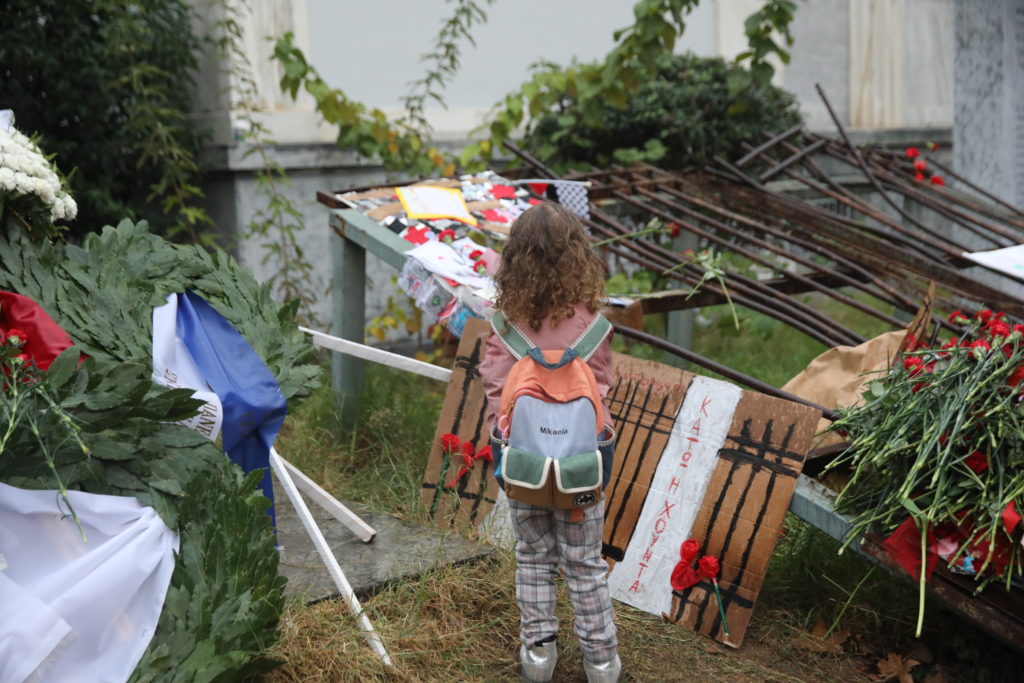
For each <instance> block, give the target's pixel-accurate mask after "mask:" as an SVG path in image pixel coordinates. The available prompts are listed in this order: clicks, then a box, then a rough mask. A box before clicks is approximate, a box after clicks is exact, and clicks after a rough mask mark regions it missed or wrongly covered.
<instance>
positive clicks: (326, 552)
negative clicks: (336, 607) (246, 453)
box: [270, 448, 392, 667]
mask: <svg viewBox="0 0 1024 683" xmlns="http://www.w3.org/2000/svg"><path fill="white" fill-rule="evenodd" d="M270 467H271V469H273V471H274V474H276V475H277V478H278V480H279V481H280V482H281V485H282V486H283V487H284V490H285V493H286V494H287V495H288V499H289V500H291V502H292V505H294V506H295V511H296V512H297V513H299V519H300V520H302V526H303V527H305V529H306V533H307V534H309V538H310V539H311V540H312V541H313V545H314V546H316V550H317V552H318V553H320V557H321V559H323V561H324V564H326V565H327V572H328V573H329V574H330V575H331V578H332V579H334V583H335V585H337V587H338V590H340V591H341V595H342V597H343V598H345V601H346V602H347V603H348V606H349V609H350V610H351V611H352V614H354V615H356V616H357V618H358V623H359V628H360V629H361V630H362V631H363V632H364V633H365V634H366V640H367V641H368V642H369V644H370V649H372V650H373V651H374V652H375V653H377V655H378V656H379V657H380V659H381V661H382V662H384V666H388V667H390V666H392V663H391V657H389V656H388V651H387V650H386V649H385V648H384V643H383V642H382V641H381V639H380V636H379V635H377V632H376V631H375V630H374V629H373V624H371V623H370V619H369V617H367V616H366V613H365V612H363V607H362V605H360V604H359V598H357V597H356V594H355V592H354V591H353V590H352V586H351V584H349V582H348V579H347V578H345V573H344V572H343V571H341V565H339V564H338V560H337V558H335V557H334V553H333V552H331V548H330V546H329V545H327V539H326V538H324V535H323V532H321V531H320V527H318V526H317V525H316V520H315V519H313V515H312V514H310V512H309V508H308V507H307V506H306V501H304V500H302V495H301V494H300V493H299V489H298V488H297V487H296V486H295V482H294V481H292V477H291V475H290V474H289V473H288V469H287V468H286V467H285V466H284V464H283V463H282V459H281V456H280V455H278V454H277V451H276V450H274V449H273V448H271V449H270Z"/></svg>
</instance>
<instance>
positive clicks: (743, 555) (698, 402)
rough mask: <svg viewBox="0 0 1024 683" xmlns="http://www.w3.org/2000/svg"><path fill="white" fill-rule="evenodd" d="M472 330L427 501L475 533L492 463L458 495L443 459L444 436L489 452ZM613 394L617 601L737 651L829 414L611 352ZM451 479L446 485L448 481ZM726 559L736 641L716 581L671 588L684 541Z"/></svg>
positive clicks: (479, 327) (724, 578) (485, 505)
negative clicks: (453, 436) (679, 589)
mask: <svg viewBox="0 0 1024 683" xmlns="http://www.w3.org/2000/svg"><path fill="white" fill-rule="evenodd" d="M471 323H472V324H470V325H467V326H466V332H465V334H464V336H463V337H462V343H461V344H460V345H459V350H458V352H457V355H456V359H455V367H454V368H453V376H452V381H451V383H450V385H449V387H448V392H447V394H446V395H445V402H444V406H443V408H442V413H441V420H440V422H439V424H438V430H437V433H436V435H435V440H434V441H435V443H434V444H433V448H432V451H431V454H430V461H429V462H428V465H427V471H426V474H425V475H424V483H423V489H422V493H421V502H422V503H423V505H424V507H425V508H426V509H427V510H428V511H429V512H430V514H431V516H433V517H434V518H436V519H438V520H443V523H445V524H448V525H451V524H458V523H469V524H472V525H474V526H479V525H480V524H481V523H483V522H484V520H485V519H486V516H487V513H488V512H489V510H490V508H491V507H493V505H494V502H495V500H496V498H497V494H498V488H497V484H496V482H495V481H494V477H493V476H490V465H488V464H487V463H483V462H479V461H478V462H476V463H474V467H473V469H472V470H471V471H470V472H469V473H468V474H467V475H466V476H465V477H463V478H462V479H460V480H459V481H458V482H456V483H455V486H453V487H452V488H451V489H445V488H444V484H445V482H448V481H450V480H451V478H452V477H454V472H455V471H457V469H458V467H459V466H460V464H461V459H457V460H455V461H452V462H448V460H447V459H446V458H443V457H442V453H441V447H440V436H441V434H444V433H446V432H452V433H454V434H456V435H457V436H459V438H460V439H463V440H465V439H470V440H471V441H477V443H478V445H484V444H485V443H486V438H487V436H486V426H485V425H484V424H483V420H484V418H485V414H486V401H485V397H484V392H483V383H482V382H481V381H480V377H479V366H480V362H481V361H482V360H483V348H484V342H485V340H486V338H487V335H488V334H489V327H488V325H487V324H486V323H485V322H484V321H482V320H474V321H471ZM614 366H615V375H616V381H615V384H614V386H613V387H612V389H611V391H610V392H609V395H608V403H609V408H610V410H611V413H612V417H613V419H614V422H615V429H616V432H617V435H618V437H617V441H616V447H615V465H614V467H613V470H612V475H611V478H610V481H609V485H608V487H607V489H606V490H605V496H606V500H605V527H604V544H603V548H602V553H603V555H604V556H605V559H606V560H607V561H608V564H609V565H610V566H611V572H610V574H609V577H608V581H609V587H610V588H611V591H612V596H613V597H615V598H616V599H618V600H620V601H622V602H626V603H628V604H631V605H634V606H636V607H638V608H640V609H643V610H645V611H648V612H651V613H652V614H658V615H664V616H665V617H666V618H668V619H670V620H672V621H675V622H676V623H679V624H685V625H687V626H689V627H691V628H693V629H694V630H697V631H699V632H701V633H704V634H706V635H709V636H711V637H713V638H715V639H716V640H720V641H722V642H725V643H726V644H728V645H732V646H738V645H739V644H740V643H741V642H742V641H743V637H744V634H745V633H746V629H747V624H748V623H749V621H750V614H751V610H752V609H753V606H754V602H755V601H756V599H757V595H758V593H759V591H760V588H761V584H762V582H763V580H764V572H765V568H766V567H767V565H768V561H769V560H770V558H771V555H772V551H773V550H774V548H775V543H776V541H777V540H778V537H779V533H780V531H781V529H782V522H783V519H784V518H785V515H786V511H787V510H788V509H789V503H790V500H791V498H792V496H793V490H794V488H795V487H796V478H797V475H798V474H799V473H800V469H801V466H802V463H803V459H804V457H805V456H806V453H807V451H808V449H809V448H810V446H811V442H812V439H813V436H814V432H815V427H816V425H817V421H818V418H819V417H820V413H819V412H818V411H817V410H814V409H813V408H810V407H808V406H804V405H802V404H798V403H792V402H790V401H784V400H782V399H777V398H772V397H768V396H763V395H760V394H756V393H752V392H748V391H743V390H741V389H739V388H738V387H736V386H734V385H732V384H729V383H727V382H723V381H720V380H713V379H709V378H706V377H701V376H698V375H694V374H693V373H690V372H686V371H684V370H679V369H676V368H672V367H668V366H665V365H661V364H659V363H654V362H651V361H642V360H637V359H635V358H631V357H629V356H623V355H620V354H615V356H614ZM446 477H447V479H446ZM689 538H693V539H696V540H697V541H698V542H699V543H700V544H701V546H702V552H701V555H712V556H714V557H717V558H718V560H719V563H720V566H721V570H720V573H719V575H718V584H719V589H720V592H721V594H722V600H723V604H724V608H725V612H726V620H727V625H728V629H729V637H728V638H726V636H725V632H724V629H723V628H722V624H721V620H720V618H719V616H718V603H717V601H716V598H715V596H714V590H713V587H712V585H711V584H710V582H706V581H705V582H701V583H698V584H696V585H695V586H693V587H691V588H689V589H687V590H685V591H682V592H675V591H673V590H672V587H671V582H670V577H671V574H672V570H673V569H674V568H675V566H676V564H677V563H678V562H679V557H680V556H679V548H680V545H681V543H682V541H683V540H686V539H689Z"/></svg>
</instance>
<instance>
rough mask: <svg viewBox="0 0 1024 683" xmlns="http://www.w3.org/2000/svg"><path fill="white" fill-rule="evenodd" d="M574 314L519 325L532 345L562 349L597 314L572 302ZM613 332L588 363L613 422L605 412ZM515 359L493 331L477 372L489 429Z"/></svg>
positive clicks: (610, 371) (610, 370) (545, 348)
mask: <svg viewBox="0 0 1024 683" xmlns="http://www.w3.org/2000/svg"><path fill="white" fill-rule="evenodd" d="M575 310H576V315H574V316H573V317H571V318H569V319H568V320H563V321H562V322H560V323H558V326H557V327H551V325H550V324H549V321H550V316H549V317H547V318H545V319H544V321H543V322H542V323H541V326H540V329H539V330H538V331H536V332H534V331H533V330H532V329H530V327H529V325H521V326H519V329H521V330H522V331H523V333H524V334H526V336H527V337H528V338H529V339H530V341H531V342H533V344H534V345H535V346H538V347H540V349H541V350H542V351H543V350H549V349H564V348H566V347H568V346H569V345H570V344H572V343H573V342H574V341H575V340H576V339H577V338H578V337H579V336H580V334H582V333H583V330H585V329H586V328H587V326H588V325H590V323H591V322H592V321H593V320H594V318H595V317H597V314H595V313H591V312H590V311H588V310H587V307H586V306H584V305H583V304H577V305H576V306H575ZM611 339H612V335H611V334H609V335H608V336H607V337H606V338H605V340H604V341H603V342H601V345H600V346H599V347H598V348H597V351H596V352H595V353H594V355H593V356H591V357H590V360H589V361H587V364H588V365H589V366H590V369H591V370H593V372H594V379H595V380H597V388H598V390H599V391H600V392H601V399H602V401H603V406H604V420H605V423H606V424H609V425H610V424H612V418H611V413H609V412H608V389H609V388H610V387H611V384H612V382H613V381H614V377H613V374H612V346H611ZM515 362H516V359H515V356H513V355H512V354H511V353H509V352H508V349H506V348H505V346H504V344H502V343H501V341H500V340H499V339H498V336H497V335H496V334H495V333H494V332H493V331H492V332H491V336H489V337H488V338H487V344H486V346H485V349H484V361H483V363H482V364H481V366H480V375H481V376H482V377H483V380H484V391H485V392H486V394H487V424H488V429H490V425H491V424H492V421H493V420H494V416H495V415H496V414H497V413H498V404H499V403H500V402H501V390H502V388H503V387H504V386H505V378H506V377H508V372H509V370H511V369H512V366H513V365H515Z"/></svg>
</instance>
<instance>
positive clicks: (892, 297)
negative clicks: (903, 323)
mask: <svg viewBox="0 0 1024 683" xmlns="http://www.w3.org/2000/svg"><path fill="white" fill-rule="evenodd" d="M665 191H666V192H668V193H669V194H671V195H676V193H677V192H679V191H678V190H668V189H666V190H665ZM687 192H689V193H690V194H688V195H687V201H689V202H690V203H691V204H695V205H697V206H699V207H701V208H703V209H705V210H707V211H713V212H715V213H717V214H719V215H721V216H723V217H724V218H727V219H729V220H733V221H736V222H738V223H742V224H744V225H747V226H748V227H751V228H753V229H755V230H764V231H765V232H767V233H768V234H770V235H773V236H775V237H777V238H779V239H780V240H785V241H788V242H791V243H793V244H796V245H797V246H799V247H801V248H803V249H806V250H808V251H810V252H813V253H816V254H819V255H821V256H823V257H825V258H827V259H830V260H831V261H833V262H835V263H837V264H839V265H841V266H842V267H844V268H846V269H847V270H849V271H850V272H853V273H855V274H857V275H858V276H860V278H861V280H860V282H861V286H860V287H859V289H861V291H863V292H865V293H866V294H870V295H871V296H873V297H875V298H877V299H879V300H881V301H884V302H885V303H888V304H890V305H892V306H893V307H895V308H902V309H904V310H907V311H910V312H912V311H914V310H916V308H917V304H915V303H914V302H913V301H911V300H910V299H909V298H907V297H905V296H903V295H902V294H900V293H899V292H897V291H896V290H895V289H893V288H892V287H889V286H888V285H887V284H886V283H885V282H884V281H883V280H881V279H880V278H879V277H878V276H876V275H875V274H874V273H872V272H871V271H869V270H867V269H865V268H863V267H861V265H860V264H858V263H856V262H854V261H852V260H850V259H847V258H846V257H844V256H842V255H841V254H839V253H837V252H835V251H833V250H831V249H828V248H826V247H825V246H823V245H821V244H818V243H816V242H813V241H811V240H808V239H804V238H802V237H800V236H798V235H797V234H796V233H795V232H794V231H792V230H789V231H786V230H784V229H782V228H772V227H769V226H768V224H767V223H759V222H758V221H756V220H754V219H752V218H749V217H748V216H746V215H744V214H738V213H735V212H732V211H728V210H726V209H724V208H722V207H720V206H718V205H717V204H713V203H711V202H708V201H704V200H703V199H700V198H698V197H697V196H695V195H694V194H693V190H692V189H691V188H687ZM801 228H803V229H804V230H809V227H808V226H801ZM867 283H871V285H873V286H874V287H875V288H877V290H876V289H872V288H871V287H870V286H868V285H867ZM880 292H881V293H880Z"/></svg>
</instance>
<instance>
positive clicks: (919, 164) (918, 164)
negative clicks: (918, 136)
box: [914, 159, 928, 171]
mask: <svg viewBox="0 0 1024 683" xmlns="http://www.w3.org/2000/svg"><path fill="white" fill-rule="evenodd" d="M927 167H928V164H926V163H924V159H917V160H916V161H914V170H915V171H923V170H924V169H925V168H927Z"/></svg>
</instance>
